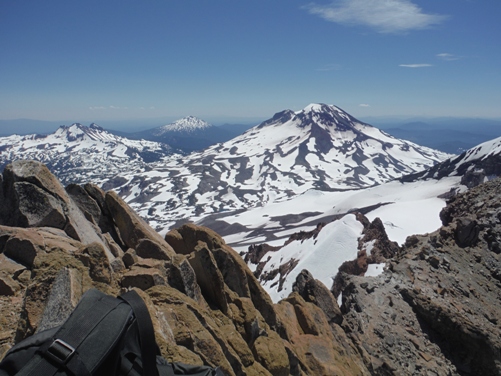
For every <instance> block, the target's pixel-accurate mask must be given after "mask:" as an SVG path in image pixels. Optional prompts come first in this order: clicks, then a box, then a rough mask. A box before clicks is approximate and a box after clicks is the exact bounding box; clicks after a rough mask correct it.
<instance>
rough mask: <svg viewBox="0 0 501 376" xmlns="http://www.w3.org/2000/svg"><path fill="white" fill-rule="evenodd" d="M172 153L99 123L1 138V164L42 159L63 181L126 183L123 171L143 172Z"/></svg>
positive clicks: (0, 165)
mask: <svg viewBox="0 0 501 376" xmlns="http://www.w3.org/2000/svg"><path fill="white" fill-rule="evenodd" d="M170 153H171V148H170V147H169V146H168V145H165V144H161V143H158V142H151V141H145V140H139V141H136V140H129V139H127V138H125V137H120V136H115V135H113V134H111V133H109V132H108V131H106V130H104V129H103V128H101V127H100V126H98V125H96V124H91V125H90V126H88V127H87V126H84V125H82V124H77V123H75V124H72V125H71V126H64V125H63V126H61V127H59V128H58V129H57V130H56V131H55V132H54V133H52V134H49V135H35V134H33V135H26V136H19V135H12V136H8V137H0V167H1V168H4V167H5V166H6V165H7V164H8V163H10V162H12V161H14V160H20V159H32V160H36V161H40V162H42V163H44V164H46V165H47V167H49V169H50V170H51V171H52V172H53V173H54V174H55V175H56V176H57V177H58V178H59V179H60V180H61V181H62V182H63V183H64V184H69V183H80V182H83V181H107V182H108V184H107V187H105V188H107V189H111V188H113V186H114V185H115V184H119V182H122V183H123V182H124V181H125V180H123V179H122V180H121V179H120V177H119V176H120V174H121V173H123V172H124V171H127V172H129V173H137V172H140V171H141V172H143V171H145V169H147V165H148V164H149V163H151V162H154V161H158V160H161V159H163V158H165V157H166V155H168V154H170Z"/></svg>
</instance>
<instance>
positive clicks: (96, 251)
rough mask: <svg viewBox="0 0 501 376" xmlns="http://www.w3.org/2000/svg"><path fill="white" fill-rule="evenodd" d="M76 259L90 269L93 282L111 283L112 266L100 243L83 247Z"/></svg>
mask: <svg viewBox="0 0 501 376" xmlns="http://www.w3.org/2000/svg"><path fill="white" fill-rule="evenodd" d="M76 257H77V258H78V259H79V260H80V261H81V262H82V264H84V265H85V266H86V267H88V268H89V275H90V277H91V278H92V280H93V281H96V282H102V283H111V280H112V278H111V266H110V262H109V261H108V256H107V255H106V251H105V249H104V247H103V246H102V245H101V244H99V243H92V244H89V245H86V246H83V247H82V248H81V249H80V250H79V251H78V252H77V254H76Z"/></svg>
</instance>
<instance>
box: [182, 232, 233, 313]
mask: <svg viewBox="0 0 501 376" xmlns="http://www.w3.org/2000/svg"><path fill="white" fill-rule="evenodd" d="M188 261H189V262H190V265H191V267H192V268H193V270H194V271H195V275H196V277H197V283H198V285H199V286H200V289H201V291H202V295H203V296H204V298H205V300H206V301H207V303H209V305H210V306H213V307H217V308H218V309H220V310H221V311H222V312H223V313H225V314H226V313H228V301H227V297H226V293H225V285H224V279H223V276H222V275H221V272H220V270H219V268H218V267H217V263H216V260H215V259H214V257H213V255H212V253H211V252H210V251H209V250H208V248H207V244H205V243H203V242H199V244H198V246H197V247H195V251H194V252H192V253H191V254H190V255H189V256H188Z"/></svg>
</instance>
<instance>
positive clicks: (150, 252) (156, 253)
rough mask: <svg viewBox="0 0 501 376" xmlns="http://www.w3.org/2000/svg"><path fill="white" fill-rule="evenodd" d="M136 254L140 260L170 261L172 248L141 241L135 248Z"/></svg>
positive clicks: (153, 242)
mask: <svg viewBox="0 0 501 376" xmlns="http://www.w3.org/2000/svg"><path fill="white" fill-rule="evenodd" d="M136 254H137V255H138V256H139V257H142V258H151V259H156V260H170V259H171V257H172V248H171V247H170V246H169V245H168V244H166V243H165V242H162V243H157V242H155V241H153V240H150V239H141V240H139V242H138V244H137V246H136Z"/></svg>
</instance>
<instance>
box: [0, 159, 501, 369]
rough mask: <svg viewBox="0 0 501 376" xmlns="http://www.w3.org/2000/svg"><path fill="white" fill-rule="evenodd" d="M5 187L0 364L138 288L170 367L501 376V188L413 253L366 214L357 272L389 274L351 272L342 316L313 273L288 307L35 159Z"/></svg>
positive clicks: (455, 202) (200, 250) (243, 273)
mask: <svg viewBox="0 0 501 376" xmlns="http://www.w3.org/2000/svg"><path fill="white" fill-rule="evenodd" d="M18 183H22V184H18ZM0 186H1V187H2V189H1V190H0V208H1V210H0V356H1V355H2V354H4V353H5V351H7V350H8V349H9V348H10V346H12V345H13V344H14V343H16V342H18V341H20V340H22V339H23V338H25V337H27V336H29V335H30V334H32V333H34V332H36V331H40V330H43V329H47V328H50V327H52V326H54V325H58V324H60V323H61V322H64V320H65V319H66V317H67V316H68V315H69V313H70V312H71V310H72V309H73V307H74V306H75V305H76V303H77V302H78V300H79V298H80V297H81V296H82V294H83V292H84V291H86V290H88V289H89V288H92V287H93V288H98V289H100V290H102V291H104V292H106V293H109V294H114V295H117V294H119V293H120V292H121V291H124V290H125V289H130V288H133V289H136V290H137V291H138V292H139V293H140V295H141V296H142V297H143V299H144V300H145V302H146V304H147V306H148V309H149V311H150V314H151V317H152V321H153V325H154V327H155V334H156V337H157V342H158V343H159V346H160V348H161V351H162V354H163V356H164V357H165V358H167V359H168V360H170V361H181V362H184V363H190V364H209V365H212V366H216V365H217V366H220V367H221V368H222V370H223V371H224V372H225V374H227V375H249V376H251V375H273V376H275V375H283V376H287V375H292V376H303V375H329V376H330V375H423V374H424V375H427V374H428V375H461V376H470V375H487V376H489V375H501V355H500V354H501V339H500V338H501V235H500V234H501V204H500V202H499V197H500V196H501V180H495V181H491V182H488V183H485V184H482V185H480V186H478V187H476V188H473V189H471V190H470V191H468V192H467V193H465V194H461V195H458V196H454V197H453V198H452V199H451V201H450V202H449V203H448V206H447V207H446V208H445V209H444V210H443V211H442V213H441V218H442V221H443V227H442V228H441V229H439V230H438V231H436V232H435V233H431V234H426V235H420V236H411V237H409V238H408V239H407V241H406V243H405V245H404V246H403V247H401V248H400V247H397V246H396V245H395V244H393V243H392V242H390V241H389V240H388V239H387V237H386V234H385V233H384V228H383V227H382V225H381V223H380V221H379V222H378V220H375V221H373V222H372V223H371V222H369V221H367V220H366V219H364V218H363V217H362V216H359V221H361V222H362V223H363V224H364V233H363V236H362V237H361V238H360V240H359V246H360V247H361V248H362V249H361V252H360V253H359V256H360V257H359V258H358V259H357V260H361V261H360V264H361V265H362V264H363V262H369V261H371V262H381V261H384V260H386V261H387V268H386V270H385V272H384V273H383V274H381V275H379V276H378V277H364V276H363V275H353V274H348V273H345V272H343V271H341V272H339V273H338V276H339V278H338V280H337V281H338V291H339V293H340V299H339V301H341V302H342V304H341V306H339V305H338V300H336V299H335V298H334V295H333V294H332V293H331V292H330V291H329V289H328V288H327V287H326V286H324V285H323V284H322V283H321V282H320V281H318V280H316V279H315V278H314V274H313V275H312V274H311V273H310V272H309V271H306V270H303V271H301V273H299V275H298V276H297V278H296V281H295V283H294V289H293V292H292V293H291V294H290V295H289V296H288V297H287V298H286V299H284V300H282V301H280V302H279V303H278V304H273V303H272V301H271V299H270V297H269V296H268V294H267V293H266V292H265V291H264V289H263V288H262V287H261V285H260V284H259V282H258V281H257V279H256V277H255V276H254V275H253V273H252V272H251V271H250V270H249V268H248V267H247V265H246V264H245V262H244V261H243V260H242V258H241V257H240V256H239V255H238V254H237V253H236V252H235V251H234V250H233V249H232V248H231V247H229V246H228V245H227V244H226V243H225V242H224V240H223V239H222V238H221V237H220V236H219V235H218V234H217V233H215V232H214V231H212V230H210V229H208V228H205V227H201V226H196V225H194V224H186V225H183V226H181V227H179V228H177V229H175V230H172V231H170V232H169V233H168V234H167V235H166V236H165V238H162V237H160V236H159V235H158V234H157V233H156V232H154V231H153V230H152V229H151V228H150V227H149V226H148V225H147V224H146V223H145V222H144V221H143V220H142V219H141V218H140V217H139V216H137V214H136V213H134V212H133V211H132V210H131V209H130V208H129V207H128V206H127V205H126V204H125V203H124V202H123V201H122V200H121V199H120V198H119V197H118V196H117V195H116V194H114V193H113V192H103V191H101V190H100V189H99V188H98V187H96V186H92V185H86V186H83V187H79V186H70V187H67V189H66V190H65V189H63V188H62V187H61V185H60V184H59V183H58V182H57V180H55V179H54V178H53V176H52V175H50V174H48V173H47V170H46V169H45V168H44V167H43V166H42V165H40V164H37V163H36V162H17V163H16V164H15V165H14V164H13V165H10V166H9V167H7V168H6V170H5V171H4V174H3V184H2V185H0ZM26 187H28V188H26ZM27 190H28V191H30V192H38V193H40V195H37V194H38V193H37V194H33V195H27V194H26V191H27ZM40 198H42V201H38V199H40ZM30 199H31V200H34V201H31V202H30V201H29V200H30ZM63 222H64V223H63ZM364 252H365V255H364ZM371 259H372V260H371ZM364 260H365V261H364ZM362 261H363V262H362ZM362 266H363V265H362ZM362 269H363V268H362ZM312 272H313V273H314V271H312Z"/></svg>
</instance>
